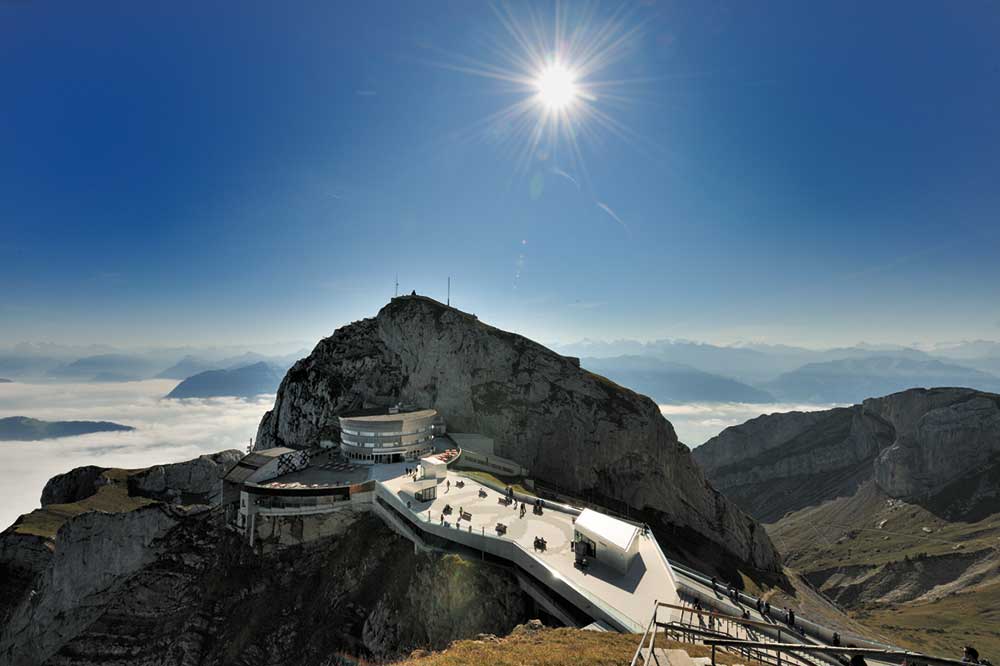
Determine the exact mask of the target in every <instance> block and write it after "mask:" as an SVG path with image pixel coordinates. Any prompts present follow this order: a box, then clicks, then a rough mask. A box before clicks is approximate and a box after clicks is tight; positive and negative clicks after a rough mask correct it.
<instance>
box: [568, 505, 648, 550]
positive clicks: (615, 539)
mask: <svg viewBox="0 0 1000 666" xmlns="http://www.w3.org/2000/svg"><path fill="white" fill-rule="evenodd" d="M576 528H577V529H580V528H583V529H584V530H586V531H587V532H590V533H591V534H593V535H594V536H598V537H601V538H602V539H604V540H605V541H609V542H610V543H612V544H613V545H615V546H616V547H618V548H621V549H622V550H628V549H629V546H631V545H632V540H633V539H635V538H636V535H637V534H638V533H639V528H638V527H636V526H635V525H632V524H631V523H626V522H625V521H624V520H618V519H617V518H612V517H611V516H608V515H605V514H603V513H599V512H597V511H593V510H591V509H584V510H583V513H581V514H580V515H579V516H577V519H576Z"/></svg>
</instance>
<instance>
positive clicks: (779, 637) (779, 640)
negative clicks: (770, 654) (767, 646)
mask: <svg viewBox="0 0 1000 666" xmlns="http://www.w3.org/2000/svg"><path fill="white" fill-rule="evenodd" d="M778 642H779V643H780V642H781V627H778ZM775 652H776V653H777V654H778V666H781V650H775Z"/></svg>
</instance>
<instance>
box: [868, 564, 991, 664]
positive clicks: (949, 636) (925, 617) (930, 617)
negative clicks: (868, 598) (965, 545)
mask: <svg viewBox="0 0 1000 666" xmlns="http://www.w3.org/2000/svg"><path fill="white" fill-rule="evenodd" d="M854 615H855V617H857V619H858V620H859V621H861V622H864V623H865V624H866V625H868V626H870V627H873V628H876V629H878V630H879V631H880V632H881V633H883V634H887V635H890V636H891V637H892V638H893V639H894V640H895V642H897V643H899V644H900V645H902V646H904V647H907V648H910V649H911V650H917V651H919V652H925V653H929V654H936V655H941V656H951V657H954V658H956V659H960V658H961V655H962V648H963V647H964V646H966V645H973V646H975V647H976V649H977V650H979V653H980V654H981V655H982V656H984V657H986V658H988V659H990V660H991V661H994V662H996V661H997V657H1000V582H995V583H993V584H991V585H987V586H985V587H981V588H978V589H976V590H975V591H970V592H965V593H961V594H954V595H951V596H948V597H944V598H943V599H938V600H937V601H932V602H929V603H917V604H915V603H911V604H904V605H900V606H894V607H892V608H885V609H879V610H874V611H859V612H857V613H855V614H854Z"/></svg>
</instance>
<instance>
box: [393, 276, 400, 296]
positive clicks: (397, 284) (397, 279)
mask: <svg viewBox="0 0 1000 666" xmlns="http://www.w3.org/2000/svg"><path fill="white" fill-rule="evenodd" d="M397 296H399V273H396V291H395V292H394V293H393V295H392V297H393V298H396V297H397Z"/></svg>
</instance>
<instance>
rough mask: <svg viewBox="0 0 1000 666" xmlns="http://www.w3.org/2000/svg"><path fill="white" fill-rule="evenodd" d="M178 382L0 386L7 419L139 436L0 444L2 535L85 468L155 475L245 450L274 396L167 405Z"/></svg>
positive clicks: (0, 401) (0, 400)
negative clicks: (163, 467) (115, 426)
mask: <svg viewBox="0 0 1000 666" xmlns="http://www.w3.org/2000/svg"><path fill="white" fill-rule="evenodd" d="M176 385H177V381H176V380H159V379H157V380H149V381H142V382H126V383H113V384H19V383H14V384H0V417H5V416H30V417H33V418H37V419H44V420H47V421H71V420H77V421H114V422H115V423H121V424H123V425H129V426H132V427H134V428H136V430H134V431H132V432H117V433H94V434H90V435H82V436H79V437H64V438H61V439H49V440H43V441H38V442H0V452H2V454H3V459H4V464H3V482H2V483H0V529H3V528H4V527H6V526H7V525H10V524H11V523H12V522H14V520H15V519H16V518H17V517H18V516H19V515H20V514H22V513H27V512H28V511H31V510H32V509H35V508H38V506H39V498H40V496H41V494H42V488H43V487H44V486H45V482H46V481H48V480H49V478H51V477H53V476H55V475H56V474H60V473H62V472H66V471H69V470H71V469H73V468H74V467H79V466H81V465H99V466H102V467H126V468H137V467H148V466H149V465H154V464H159V463H170V462H179V461H182V460H189V459H191V458H195V457H197V456H199V455H202V454H204V453H213V452H215V451H221V450H223V449H240V450H246V447H247V444H249V442H250V438H251V437H253V436H254V435H255V434H256V432H257V424H258V423H259V422H260V418H261V416H263V415H264V412H265V411H267V410H268V409H270V408H271V405H273V404H274V396H273V395H271V396H260V397H258V398H257V399H254V400H241V399H237V398H208V399H186V400H164V399H163V396H164V395H166V394H167V393H169V392H170V390H171V389H173V388H174V386H176Z"/></svg>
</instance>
